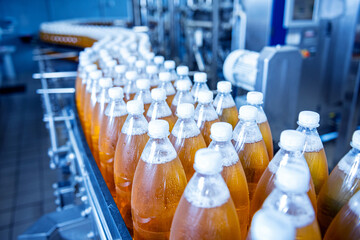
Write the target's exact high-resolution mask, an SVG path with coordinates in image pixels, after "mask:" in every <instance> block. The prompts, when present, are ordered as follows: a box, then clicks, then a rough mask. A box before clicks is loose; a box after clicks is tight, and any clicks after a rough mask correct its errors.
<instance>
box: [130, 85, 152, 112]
mask: <svg viewBox="0 0 360 240" xmlns="http://www.w3.org/2000/svg"><path fill="white" fill-rule="evenodd" d="M136 87H137V89H138V92H137V93H136V95H135V98H134V99H136V100H140V101H142V102H143V104H144V109H145V112H144V115H145V116H146V114H147V111H148V110H149V107H150V105H151V102H152V99H151V93H150V80H149V79H139V80H137V81H136Z"/></svg>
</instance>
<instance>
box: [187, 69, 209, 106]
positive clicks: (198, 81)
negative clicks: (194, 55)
mask: <svg viewBox="0 0 360 240" xmlns="http://www.w3.org/2000/svg"><path fill="white" fill-rule="evenodd" d="M206 82H207V74H206V73H204V72H197V73H195V74H194V86H193V87H192V88H191V94H192V95H193V97H194V102H195V107H196V106H197V102H198V98H199V93H200V92H202V91H206V90H209V87H208V86H207V85H206Z"/></svg>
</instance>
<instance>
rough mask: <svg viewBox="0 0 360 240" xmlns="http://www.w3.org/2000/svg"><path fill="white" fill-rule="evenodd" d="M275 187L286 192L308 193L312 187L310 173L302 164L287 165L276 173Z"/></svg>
mask: <svg viewBox="0 0 360 240" xmlns="http://www.w3.org/2000/svg"><path fill="white" fill-rule="evenodd" d="M275 185H276V187H278V188H280V189H281V190H283V191H284V192H290V193H298V194H299V193H306V192H307V191H308V190H309V185H310V171H309V169H306V168H305V166H303V165H300V164H295V163H288V164H285V165H284V166H280V168H279V170H278V171H277V172H276V177H275Z"/></svg>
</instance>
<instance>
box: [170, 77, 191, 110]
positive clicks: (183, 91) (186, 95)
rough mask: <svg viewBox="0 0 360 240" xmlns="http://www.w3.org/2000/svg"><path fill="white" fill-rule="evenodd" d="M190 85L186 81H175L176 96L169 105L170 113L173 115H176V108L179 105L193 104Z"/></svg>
mask: <svg viewBox="0 0 360 240" xmlns="http://www.w3.org/2000/svg"><path fill="white" fill-rule="evenodd" d="M190 88H191V84H190V83H189V82H188V81H186V80H177V81H176V90H177V92H176V94H175V97H174V100H173V101H172V104H171V111H172V113H173V114H176V108H177V106H179V105H180V104H181V103H191V104H194V98H193V96H192V95H191V93H190Z"/></svg>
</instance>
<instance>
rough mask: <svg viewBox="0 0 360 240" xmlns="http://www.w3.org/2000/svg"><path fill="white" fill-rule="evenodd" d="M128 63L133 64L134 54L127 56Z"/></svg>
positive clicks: (134, 60)
mask: <svg viewBox="0 0 360 240" xmlns="http://www.w3.org/2000/svg"><path fill="white" fill-rule="evenodd" d="M127 61H128V63H130V64H134V63H135V62H136V57H135V56H130V57H128V58H127Z"/></svg>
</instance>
